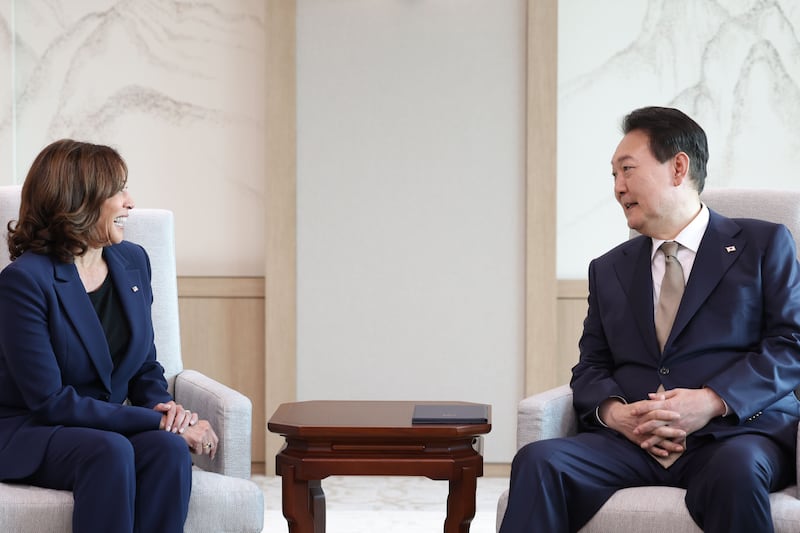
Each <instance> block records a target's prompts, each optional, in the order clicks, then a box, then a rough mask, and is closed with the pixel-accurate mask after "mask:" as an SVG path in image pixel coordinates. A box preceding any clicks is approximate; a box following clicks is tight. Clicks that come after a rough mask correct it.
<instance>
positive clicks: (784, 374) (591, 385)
mask: <svg viewBox="0 0 800 533" xmlns="http://www.w3.org/2000/svg"><path fill="white" fill-rule="evenodd" d="M651 246H652V245H651V239H650V238H649V237H643V236H640V237H637V238H634V239H631V240H629V241H627V242H625V243H623V244H621V245H620V246H618V247H616V248H614V249H613V250H611V251H610V252H608V253H606V254H605V255H603V256H602V257H600V258H598V259H596V260H594V261H592V263H591V264H590V266H589V310H588V314H587V317H586V320H585V322H584V332H583V335H582V337H581V341H580V353H581V355H580V360H579V362H578V364H577V365H576V366H575V367H574V368H573V376H572V381H571V385H572V388H573V391H574V405H575V408H576V410H577V412H578V415H579V419H580V421H581V429H583V430H597V429H598V428H599V424H598V422H597V420H596V417H595V409H596V407H597V406H598V405H599V404H600V403H601V402H602V401H603V400H605V399H607V398H609V397H612V396H618V397H620V398H623V399H624V400H625V401H627V402H629V403H631V402H635V401H638V400H642V399H645V398H647V393H649V392H654V391H655V390H656V389H657V388H658V386H659V385H663V386H664V388H665V389H673V388H681V387H685V388H699V387H704V386H707V387H710V388H711V389H713V390H714V391H715V392H717V394H719V395H720V396H721V397H722V399H723V400H725V402H726V403H727V404H728V408H729V410H730V413H731V416H727V417H724V418H723V417H718V418H715V419H713V420H712V421H711V422H710V423H709V424H708V425H707V426H706V427H704V428H702V429H700V430H698V431H697V432H696V433H694V434H693V436H691V437H690V438H702V437H705V436H712V437H724V436H730V435H735V434H738V433H760V434H764V435H768V436H770V437H772V438H774V439H775V440H777V441H778V442H780V443H781V444H782V445H784V446H786V447H787V449H789V450H794V449H795V447H796V438H797V424H798V420H799V419H800V402H799V401H798V399H797V398H796V397H795V395H794V394H793V391H794V389H795V388H796V387H797V386H798V385H800V268H799V267H798V262H797V252H796V249H795V244H794V240H793V239H792V236H791V234H790V233H789V231H788V230H787V229H786V227H785V226H782V225H776V224H772V223H768V222H763V221H758V220H751V219H735V220H734V219H729V218H725V217H723V216H721V215H719V214H718V213H715V212H713V211H711V213H710V218H709V223H708V228H707V230H706V232H705V235H704V236H703V239H702V241H701V243H700V247H699V249H698V250H697V255H696V257H695V262H694V266H693V267H692V271H691V274H690V276H689V279H688V281H687V284H686V290H685V292H684V295H683V299H682V301H681V304H680V308H679V309H678V313H677V315H676V317H675V323H674V325H673V329H672V332H671V334H670V336H669V339H667V343H666V345H665V347H664V353H663V354H662V353H660V351H659V348H658V341H657V340H656V333H655V325H654V321H653V280H652V269H651V260H650V257H651V255H650V254H651Z"/></svg>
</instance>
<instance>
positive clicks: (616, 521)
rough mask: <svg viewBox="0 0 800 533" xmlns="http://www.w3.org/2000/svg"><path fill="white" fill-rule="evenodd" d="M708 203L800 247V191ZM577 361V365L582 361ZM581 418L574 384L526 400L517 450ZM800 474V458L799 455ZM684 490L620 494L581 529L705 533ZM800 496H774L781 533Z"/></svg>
mask: <svg viewBox="0 0 800 533" xmlns="http://www.w3.org/2000/svg"><path fill="white" fill-rule="evenodd" d="M702 199H703V201H704V202H705V203H706V205H708V207H710V208H711V209H713V210H715V211H717V212H719V213H721V214H723V215H725V216H728V217H731V218H760V219H764V220H769V221H772V222H779V223H781V224H784V225H785V226H786V227H788V228H789V230H790V231H791V232H792V235H793V236H794V239H795V242H796V243H797V244H798V248H800V191H775V190H759V189H716V190H707V191H705V192H704V193H703V195H702ZM576 362H577V361H576ZM576 431H577V417H576V414H575V411H574V409H573V407H572V390H571V389H570V387H569V385H562V386H560V387H557V388H555V389H551V390H549V391H546V392H543V393H541V394H536V395H534V396H531V397H529V398H526V399H524V400H522V401H521V402H520V404H519V408H518V412H517V446H518V447H519V448H521V447H522V446H524V445H525V444H527V443H529V442H533V441H537V440H543V439H551V438H555V437H563V436H568V435H573V434H575V432H576ZM798 459H799V460H798V470H800V455H799V456H798ZM685 493H686V491H685V490H683V489H678V488H672V487H636V488H628V489H623V490H620V491H617V492H616V493H615V494H614V495H613V496H612V497H611V498H610V499H609V500H608V501H607V502H606V504H605V505H604V506H603V507H602V508H601V509H600V511H599V512H598V513H597V514H596V515H595V516H594V518H592V520H590V521H589V523H588V524H586V526H584V528H583V529H582V530H581V531H582V532H583V533H601V532H614V533H640V532H642V531H647V532H648V533H699V532H700V528H699V527H697V525H696V524H695V523H694V521H693V520H692V518H691V517H690V516H689V513H688V511H687V510H686V505H685V504H684V501H683V499H684V495H685ZM799 497H800V493H798V486H797V485H792V486H790V487H788V488H786V489H784V490H782V491H780V492H776V493H773V494H772V495H771V496H770V503H771V505H772V517H773V521H774V523H775V531H776V532H777V533H797V532H798V531H800V499H798V498H799ZM507 499H508V493H504V494H503V495H502V496H501V497H500V501H499V502H498V505H497V528H498V529H499V528H500V522H501V521H502V519H503V515H504V514H505V509H506V503H507Z"/></svg>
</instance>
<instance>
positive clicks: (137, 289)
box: [131, 285, 139, 292]
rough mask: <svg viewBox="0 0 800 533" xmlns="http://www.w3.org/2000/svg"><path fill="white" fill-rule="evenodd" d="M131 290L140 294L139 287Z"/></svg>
mask: <svg viewBox="0 0 800 533" xmlns="http://www.w3.org/2000/svg"><path fill="white" fill-rule="evenodd" d="M131 290H132V291H133V292H139V287H137V286H136V285H134V286H133V287H131Z"/></svg>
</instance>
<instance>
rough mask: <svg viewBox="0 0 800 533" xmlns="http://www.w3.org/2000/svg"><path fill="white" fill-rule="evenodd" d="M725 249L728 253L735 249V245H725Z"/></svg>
mask: <svg viewBox="0 0 800 533" xmlns="http://www.w3.org/2000/svg"><path fill="white" fill-rule="evenodd" d="M725 251H726V252H728V253H732V252H735V251H736V247H735V246H726V247H725Z"/></svg>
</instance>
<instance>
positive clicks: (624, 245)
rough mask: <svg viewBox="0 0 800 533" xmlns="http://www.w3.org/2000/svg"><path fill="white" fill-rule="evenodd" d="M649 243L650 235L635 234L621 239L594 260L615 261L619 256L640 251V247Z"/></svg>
mask: <svg viewBox="0 0 800 533" xmlns="http://www.w3.org/2000/svg"><path fill="white" fill-rule="evenodd" d="M649 243H650V237H645V236H644V235H637V236H636V237H633V238H631V239H628V240H627V241H623V242H621V243H619V244H618V245H616V246H615V247H614V248H612V249H610V250H609V251H607V252H606V253H604V254H603V255H601V256H600V257H598V258H596V259H595V260H594V262H601V263H602V262H606V261H615V260H616V259H618V258H620V257H625V256H630V255H632V254H638V253H640V252H641V250H642V247H643V246H646V245H648V244H649Z"/></svg>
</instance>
